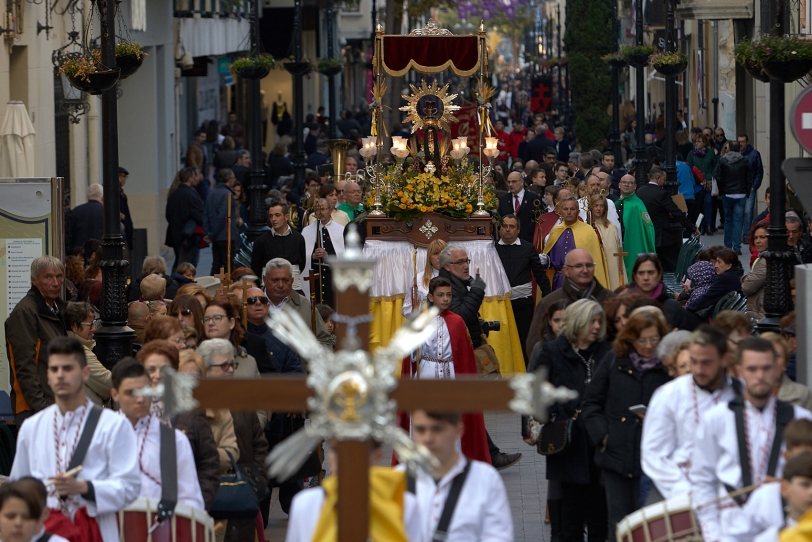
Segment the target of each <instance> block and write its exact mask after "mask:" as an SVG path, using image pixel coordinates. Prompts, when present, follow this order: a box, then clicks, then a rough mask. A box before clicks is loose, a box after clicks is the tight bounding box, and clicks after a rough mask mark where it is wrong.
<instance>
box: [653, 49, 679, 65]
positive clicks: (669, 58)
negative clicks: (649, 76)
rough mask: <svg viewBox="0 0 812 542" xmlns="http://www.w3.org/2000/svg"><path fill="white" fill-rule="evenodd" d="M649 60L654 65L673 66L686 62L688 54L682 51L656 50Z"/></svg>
mask: <svg viewBox="0 0 812 542" xmlns="http://www.w3.org/2000/svg"><path fill="white" fill-rule="evenodd" d="M649 62H650V63H651V64H652V65H654V66H674V65H677V64H684V63H686V62H688V55H686V54H685V53H683V52H682V51H669V52H658V53H654V54H653V55H651V57H650V58H649Z"/></svg>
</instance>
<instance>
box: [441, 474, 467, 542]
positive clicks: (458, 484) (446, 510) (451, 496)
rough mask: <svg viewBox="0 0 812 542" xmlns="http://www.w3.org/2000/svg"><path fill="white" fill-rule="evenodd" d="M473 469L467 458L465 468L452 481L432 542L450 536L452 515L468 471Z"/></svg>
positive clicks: (443, 539)
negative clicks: (449, 528)
mask: <svg viewBox="0 0 812 542" xmlns="http://www.w3.org/2000/svg"><path fill="white" fill-rule="evenodd" d="M470 469H471V460H470V459H466V461H465V468H464V469H462V472H461V473H459V474H458V475H456V476H455V477H454V481H453V482H451V489H449V490H448V498H447V499H446V500H445V506H443V513H442V515H441V516H440V522H439V523H437V529H436V530H435V531H434V536H433V537H432V542H443V541H445V540H446V538H447V537H448V527H449V525H451V517H452V516H453V515H454V509H455V508H456V507H457V500H458V499H459V498H460V493H461V492H462V485H463V484H464V483H465V478H467V477H468V471H469V470H470Z"/></svg>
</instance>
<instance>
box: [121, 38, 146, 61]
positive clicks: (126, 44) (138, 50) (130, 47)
mask: <svg viewBox="0 0 812 542" xmlns="http://www.w3.org/2000/svg"><path fill="white" fill-rule="evenodd" d="M128 55H134V56H135V57H137V58H138V59H141V57H145V56H147V53H145V52H144V49H143V48H142V47H141V44H140V43H138V42H136V41H120V42H118V43H116V57H121V56H128Z"/></svg>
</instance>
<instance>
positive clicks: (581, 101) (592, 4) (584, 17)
mask: <svg viewBox="0 0 812 542" xmlns="http://www.w3.org/2000/svg"><path fill="white" fill-rule="evenodd" d="M566 20H567V31H566V34H565V36H564V46H565V48H566V51H567V58H568V69H569V74H570V91H571V92H572V107H573V109H574V111H575V119H576V120H575V136H576V137H577V138H578V142H579V143H580V144H581V148H582V149H584V150H588V149H593V148H598V149H602V148H603V142H604V140H605V139H606V136H607V134H608V132H609V124H610V119H609V114H608V113H607V110H608V108H609V102H610V101H611V96H612V94H611V91H612V88H611V86H612V82H611V78H610V75H609V70H607V69H605V64H604V62H603V61H602V60H601V58H602V57H603V56H605V55H608V54H609V53H610V52H611V50H612V7H611V4H610V3H609V2H608V1H607V2H596V1H595V0H568V1H567V19H566Z"/></svg>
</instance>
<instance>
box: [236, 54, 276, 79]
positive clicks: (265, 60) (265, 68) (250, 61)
mask: <svg viewBox="0 0 812 542" xmlns="http://www.w3.org/2000/svg"><path fill="white" fill-rule="evenodd" d="M274 68H276V61H275V60H274V59H273V57H272V56H271V55H252V56H245V57H242V58H238V59H237V60H235V61H234V62H233V63H232V64H231V66H229V68H228V69H229V70H231V73H233V74H236V75H239V76H240V77H241V78H242V79H248V80H257V79H262V78H263V77H265V76H266V75H268V74H269V73H271V70H272V69H274Z"/></svg>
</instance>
